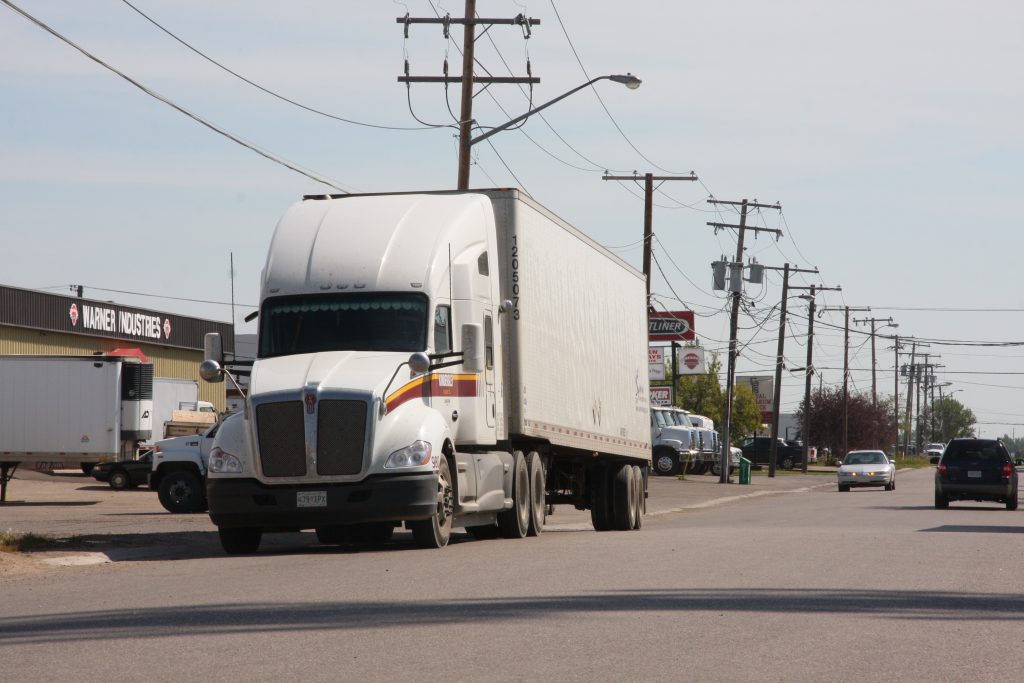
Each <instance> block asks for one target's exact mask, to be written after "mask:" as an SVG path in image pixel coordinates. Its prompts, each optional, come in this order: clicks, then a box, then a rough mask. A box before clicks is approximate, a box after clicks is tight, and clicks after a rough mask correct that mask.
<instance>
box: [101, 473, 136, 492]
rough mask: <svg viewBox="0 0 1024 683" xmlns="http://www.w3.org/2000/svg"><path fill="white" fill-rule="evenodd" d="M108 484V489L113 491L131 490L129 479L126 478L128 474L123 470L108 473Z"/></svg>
mask: <svg viewBox="0 0 1024 683" xmlns="http://www.w3.org/2000/svg"><path fill="white" fill-rule="evenodd" d="M107 483H108V484H110V488H112V489H114V490H115V491H123V490H124V489H127V488H131V486H130V484H131V479H129V478H128V473H127V472H125V471H124V470H114V471H113V472H111V473H110V479H109V480H107Z"/></svg>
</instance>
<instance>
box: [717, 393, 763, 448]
mask: <svg viewBox="0 0 1024 683" xmlns="http://www.w3.org/2000/svg"><path fill="white" fill-rule="evenodd" d="M723 403H724V401H723ZM722 424H725V415H724V414H723V415H722ZM760 427H761V409H760V408H759V407H758V406H757V397H756V396H755V395H754V390H753V389H751V388H750V387H749V386H747V385H746V384H739V385H736V386H734V387H733V391H732V421H731V422H730V423H729V440H730V441H731V442H732V443H734V444H736V443H739V442H740V440H742V439H743V437H744V436H746V435H747V434H753V433H754V432H756V431H757V430H758V429H759V428H760Z"/></svg>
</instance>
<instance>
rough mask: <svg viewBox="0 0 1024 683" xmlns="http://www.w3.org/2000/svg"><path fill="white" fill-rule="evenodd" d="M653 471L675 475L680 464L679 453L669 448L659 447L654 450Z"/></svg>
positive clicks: (680, 466)
mask: <svg viewBox="0 0 1024 683" xmlns="http://www.w3.org/2000/svg"><path fill="white" fill-rule="evenodd" d="M653 465H654V471H655V472H656V473H657V474H660V475H676V474H679V470H680V469H681V468H682V465H681V464H680V463H679V454H678V453H676V452H675V451H674V450H672V449H671V448H659V449H657V450H656V451H654V462H653Z"/></svg>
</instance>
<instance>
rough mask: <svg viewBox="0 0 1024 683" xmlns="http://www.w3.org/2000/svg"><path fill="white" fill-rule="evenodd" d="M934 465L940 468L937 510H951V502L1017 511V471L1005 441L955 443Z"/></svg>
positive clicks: (937, 458)
mask: <svg viewBox="0 0 1024 683" xmlns="http://www.w3.org/2000/svg"><path fill="white" fill-rule="evenodd" d="M932 463H933V464H936V465H938V467H937V468H936V470H935V507H937V508H941V509H944V508H948V507H949V501H951V500H983V501H993V502H996V503H1005V504H1006V509H1007V510H1016V509H1017V470H1015V469H1014V468H1013V460H1012V459H1011V458H1010V454H1009V453H1008V452H1007V450H1006V446H1004V445H1003V442H1002V441H999V440H998V439H953V440H952V441H950V442H949V443H948V444H946V449H945V450H944V451H943V452H942V455H941V456H937V457H934V458H932Z"/></svg>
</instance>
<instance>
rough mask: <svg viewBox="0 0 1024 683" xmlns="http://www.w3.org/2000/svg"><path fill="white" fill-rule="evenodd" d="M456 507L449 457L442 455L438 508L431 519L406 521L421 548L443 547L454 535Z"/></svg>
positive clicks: (438, 472)
mask: <svg viewBox="0 0 1024 683" xmlns="http://www.w3.org/2000/svg"><path fill="white" fill-rule="evenodd" d="M454 509H455V500H454V494H453V491H452V475H451V470H450V469H449V467H448V458H445V457H442V458H441V462H440V464H439V465H438V467H437V510H436V511H435V512H434V514H433V515H431V516H430V519H416V520H411V521H409V522H407V523H406V525H407V526H408V527H409V530H410V531H412V538H413V540H414V541H415V542H416V545H418V546H419V547H421V548H443V547H445V546H446V545H448V541H449V540H450V539H451V536H452V512H453V511H454Z"/></svg>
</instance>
